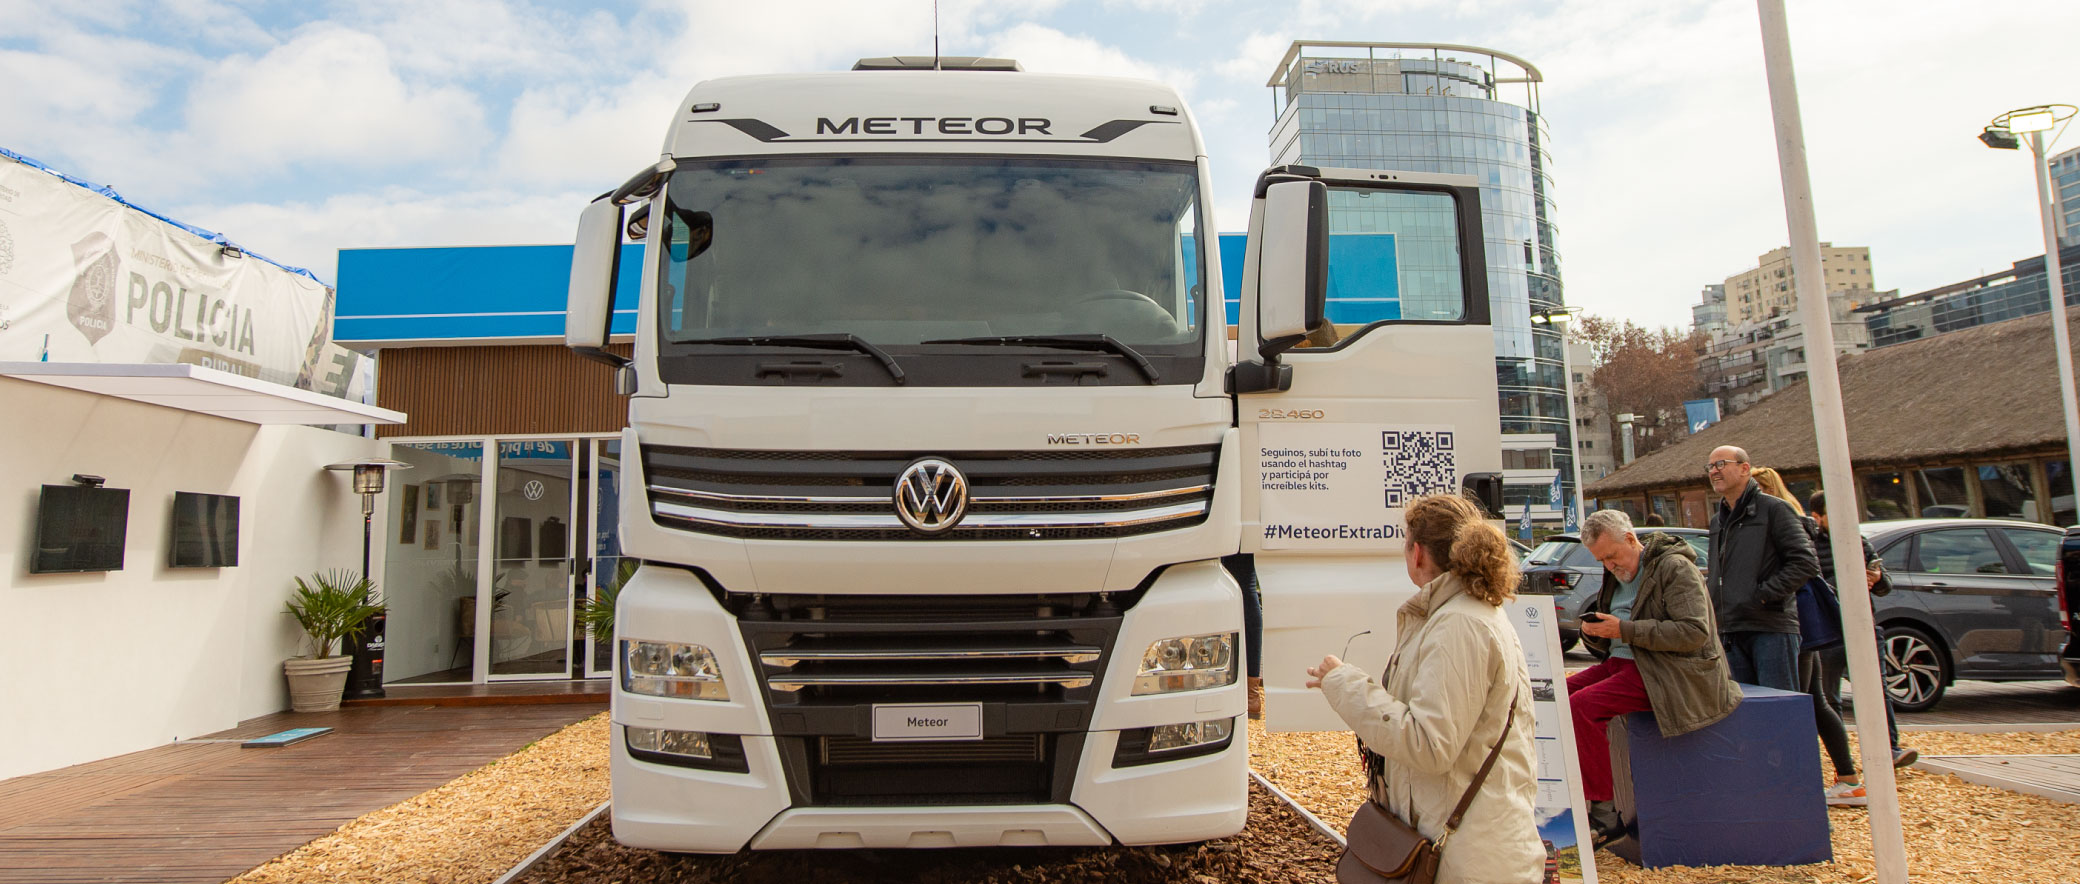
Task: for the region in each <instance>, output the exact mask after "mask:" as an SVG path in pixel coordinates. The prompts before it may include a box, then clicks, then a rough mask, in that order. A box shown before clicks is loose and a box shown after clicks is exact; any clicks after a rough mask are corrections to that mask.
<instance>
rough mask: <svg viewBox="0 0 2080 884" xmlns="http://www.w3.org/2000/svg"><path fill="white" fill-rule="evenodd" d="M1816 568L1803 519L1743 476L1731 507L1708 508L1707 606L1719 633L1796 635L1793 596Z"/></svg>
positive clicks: (1796, 615)
mask: <svg viewBox="0 0 2080 884" xmlns="http://www.w3.org/2000/svg"><path fill="white" fill-rule="evenodd" d="M1819 573H1820V557H1819V556H1817V555H1814V554H1813V540H1812V538H1810V537H1808V536H1806V528H1805V520H1803V519H1801V518H1799V515H1798V513H1797V512H1796V511H1794V510H1792V509H1791V504H1789V503H1786V502H1784V501H1782V500H1778V499H1777V498H1774V497H1771V496H1769V495H1767V494H1764V493H1762V488H1761V486H1759V485H1756V484H1755V480H1753V479H1750V480H1748V490H1747V491H1745V492H1742V494H1741V496H1740V498H1739V499H1738V500H1735V501H1734V502H1733V506H1732V507H1731V508H1728V507H1727V506H1726V505H1724V504H1721V505H1720V506H1718V507H1716V508H1714V509H1713V510H1712V568H1711V574H1710V575H1709V577H1710V584H1711V590H1712V610H1713V612H1714V613H1716V614H1717V615H1718V621H1719V634H1720V635H1725V634H1727V633H1731V632H1780V633H1788V634H1790V635H1797V634H1798V604H1797V602H1796V601H1795V600H1794V599H1793V596H1794V595H1796V594H1797V593H1798V588H1799V587H1800V586H1803V585H1805V582H1806V581H1807V580H1811V579H1812V578H1813V577H1815V576H1817V575H1819Z"/></svg>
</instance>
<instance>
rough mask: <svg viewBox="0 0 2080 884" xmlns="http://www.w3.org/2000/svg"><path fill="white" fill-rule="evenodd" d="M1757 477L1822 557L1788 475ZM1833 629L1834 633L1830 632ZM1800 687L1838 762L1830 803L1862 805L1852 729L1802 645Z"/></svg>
mask: <svg viewBox="0 0 2080 884" xmlns="http://www.w3.org/2000/svg"><path fill="white" fill-rule="evenodd" d="M1753 477H1754V479H1755V485H1756V487H1758V488H1761V489H1762V492H1763V493H1764V494H1767V495H1769V496H1771V497H1774V498H1776V499H1778V500H1781V501H1784V502H1785V503H1786V504H1789V505H1790V506H1791V510H1792V512H1795V513H1797V514H1798V519H1799V523H1800V524H1801V525H1803V526H1804V527H1805V529H1806V536H1807V537H1808V539H1810V540H1812V541H1813V544H1814V552H1815V555H1816V556H1820V557H1822V558H1821V561H1822V562H1825V561H1826V559H1825V558H1824V557H1825V556H1826V555H1827V548H1826V547H1824V546H1821V545H1820V541H1819V538H1818V534H1819V531H1820V528H1819V526H1817V525H1815V524H1814V523H1813V521H1812V520H1811V519H1808V518H1806V514H1805V509H1804V508H1803V507H1801V506H1799V504H1798V498H1797V497H1795V496H1793V495H1792V494H1791V489H1790V488H1788V487H1786V486H1785V485H1784V477H1782V476H1780V475H1778V474H1777V471H1776V470H1773V469H1770V468H1769V467H1756V468H1755V471H1754V474H1753ZM1831 635H1832V633H1830V636H1831ZM1798 687H1799V690H1801V691H1804V692H1805V693H1807V694H1809V695H1811V696H1812V698H1813V729H1814V730H1816V731H1818V732H1819V734H1820V745H1822V746H1825V747H1826V748H1827V759H1828V761H1830V762H1832V763H1833V764H1834V783H1833V784H1832V785H1830V786H1828V787H1827V803H1829V804H1837V805H1855V806H1862V805H1864V804H1866V803H1868V800H1867V796H1866V793H1865V792H1864V789H1863V778H1862V777H1861V776H1859V775H1857V773H1856V753H1854V752H1851V751H1850V750H1849V729H1848V728H1846V727H1844V726H1843V725H1842V711H1841V710H1840V709H1837V708H1835V707H1834V706H1832V705H1830V704H1829V703H1828V702H1827V698H1826V697H1824V696H1822V693H1823V692H1822V691H1821V689H1820V652H1819V651H1818V650H1811V651H1808V650H1804V649H1801V650H1800V651H1799V654H1798Z"/></svg>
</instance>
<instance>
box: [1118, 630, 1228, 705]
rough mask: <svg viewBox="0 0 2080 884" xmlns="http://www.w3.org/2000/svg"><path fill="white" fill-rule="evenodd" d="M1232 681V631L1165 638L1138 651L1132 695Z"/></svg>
mask: <svg viewBox="0 0 2080 884" xmlns="http://www.w3.org/2000/svg"><path fill="white" fill-rule="evenodd" d="M1234 683H1235V633H1232V632H1222V633H1216V634H1214V635H1191V636H1184V637H1181V638H1166V639H1163V640H1162V641H1159V642H1156V643H1154V644H1151V645H1149V646H1148V650H1147V651H1145V652H1143V653H1142V655H1141V671H1140V672H1139V673H1137V674H1136V675H1135V676H1134V696H1136V697H1139V696H1142V695H1145V694H1167V693H1171V692H1173V691H1196V690H1201V689H1203V688H1217V687H1221V686H1223V685H1231V684H1234Z"/></svg>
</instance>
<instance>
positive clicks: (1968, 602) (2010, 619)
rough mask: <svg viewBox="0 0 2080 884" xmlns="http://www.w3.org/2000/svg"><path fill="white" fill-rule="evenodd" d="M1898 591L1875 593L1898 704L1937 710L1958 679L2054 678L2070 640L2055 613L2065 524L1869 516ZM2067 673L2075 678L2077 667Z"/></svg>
mask: <svg viewBox="0 0 2080 884" xmlns="http://www.w3.org/2000/svg"><path fill="white" fill-rule="evenodd" d="M1862 527H1863V536H1864V537H1865V539H1868V540H1869V541H1870V543H1871V548H1872V549H1873V550H1875V551H1876V552H1877V554H1878V557H1879V558H1880V559H1882V560H1883V561H1884V563H1885V570H1886V572H1887V573H1889V574H1891V576H1892V586H1893V591H1892V593H1891V594H1889V595H1883V596H1877V597H1874V598H1873V599H1872V601H1873V604H1874V605H1875V606H1876V614H1877V622H1878V625H1879V627H1880V628H1881V629H1882V631H1883V635H1884V645H1883V647H1882V648H1881V649H1880V650H1881V651H1882V653H1881V655H1880V656H1881V657H1882V658H1883V659H1884V663H1885V667H1886V673H1885V690H1886V692H1887V693H1889V694H1891V695H1892V699H1893V701H1894V702H1895V703H1896V704H1897V706H1898V708H1899V709H1900V710H1901V711H1905V712H1921V711H1925V710H1928V709H1930V708H1933V707H1934V706H1935V705H1936V702H1937V701H1938V700H1941V699H1942V697H1943V692H1944V691H1945V690H1948V689H1949V687H1950V685H1951V684H1952V683H1953V682H1955V681H1956V680H1958V679H1972V680H1976V681H2023V680H2029V679H2045V678H2058V677H2059V676H2060V674H2061V669H2060V662H2061V660H2060V658H2061V651H2062V650H2064V649H2065V648H2066V647H2067V646H2069V645H2070V644H2071V642H2070V641H2069V640H2068V630H2067V627H2068V626H2069V624H2067V623H2063V622H2062V620H2064V619H2065V618H2062V617H2061V616H2060V613H2059V606H2060V602H2061V601H2062V600H2061V599H2059V598H2058V595H2059V592H2058V576H2059V573H2058V566H2059V557H2060V544H2061V542H2062V541H2064V540H2065V537H2066V532H2063V531H2060V530H2059V529H2057V528H2053V527H2050V526H2048V525H2039V524H2035V523H2031V522H2018V521H2012V520H2007V519H1953V518H1945V519H1902V520H1898V521H1885V522H1867V523H1864V525H1863V526H1862ZM2066 677H2067V678H2069V679H2070V678H2073V677H2074V676H2073V675H2072V674H2071V670H2070V669H2068V670H2067V671H2066Z"/></svg>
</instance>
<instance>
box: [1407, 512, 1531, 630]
mask: <svg viewBox="0 0 2080 884" xmlns="http://www.w3.org/2000/svg"><path fill="white" fill-rule="evenodd" d="M1405 522H1406V523H1407V526H1408V539H1409V542H1410V543H1414V544H1417V545H1420V546H1421V547H1422V548H1423V551H1424V552H1426V553H1429V554H1430V557H1431V558H1433V559H1436V560H1437V563H1438V566H1439V567H1441V568H1443V569H1444V570H1446V571H1448V572H1450V573H1452V574H1456V575H1458V576H1459V579H1461V580H1464V581H1466V586H1467V588H1468V590H1469V591H1470V593H1471V594H1472V595H1473V597H1474V598H1477V599H1480V600H1481V601H1484V602H1487V603H1488V604H1491V605H1497V606H1500V605H1501V604H1502V603H1503V602H1507V601H1509V600H1510V599H1512V598H1515V597H1516V594H1517V557H1516V556H1515V555H1514V554H1512V553H1511V552H1510V548H1509V538H1507V537H1504V536H1502V531H1501V530H1499V529H1497V528H1496V527H1495V526H1493V525H1490V524H1488V523H1487V521H1486V520H1485V519H1483V518H1482V517H1481V511H1480V508H1478V507H1476V506H1474V505H1473V503H1472V502H1471V501H1469V500H1467V499H1466V498H1464V497H1461V496H1459V495H1456V494H1430V495H1425V496H1423V497H1418V498H1416V499H1415V502H1413V503H1411V504H1409V505H1408V510H1407V512H1406V516H1405Z"/></svg>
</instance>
